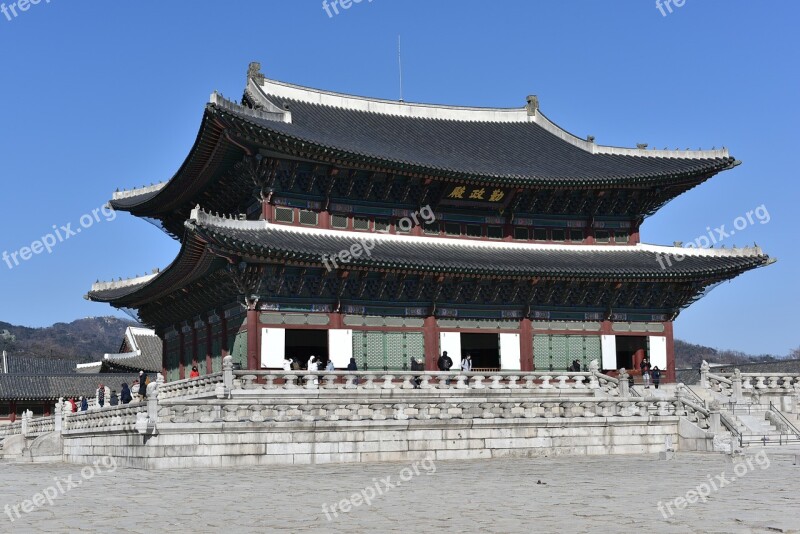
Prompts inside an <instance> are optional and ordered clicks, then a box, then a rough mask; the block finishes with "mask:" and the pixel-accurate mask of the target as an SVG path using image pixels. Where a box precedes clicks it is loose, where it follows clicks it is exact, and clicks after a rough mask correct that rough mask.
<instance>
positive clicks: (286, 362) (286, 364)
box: [283, 358, 294, 371]
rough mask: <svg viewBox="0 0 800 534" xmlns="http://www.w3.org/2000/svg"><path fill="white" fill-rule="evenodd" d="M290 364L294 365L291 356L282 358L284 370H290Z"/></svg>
mask: <svg viewBox="0 0 800 534" xmlns="http://www.w3.org/2000/svg"><path fill="white" fill-rule="evenodd" d="M292 365H294V360H293V359H291V358H284V359H283V370H284V371H291V370H292Z"/></svg>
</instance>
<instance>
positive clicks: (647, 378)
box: [642, 366, 650, 389]
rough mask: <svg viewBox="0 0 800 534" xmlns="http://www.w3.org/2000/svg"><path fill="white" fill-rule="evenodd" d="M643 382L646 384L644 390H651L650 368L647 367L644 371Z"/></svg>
mask: <svg viewBox="0 0 800 534" xmlns="http://www.w3.org/2000/svg"><path fill="white" fill-rule="evenodd" d="M642 382H643V383H644V389H650V367H649V366H648V367H646V368H645V369H644V371H642Z"/></svg>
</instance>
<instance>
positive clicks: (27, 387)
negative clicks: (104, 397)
mask: <svg viewBox="0 0 800 534" xmlns="http://www.w3.org/2000/svg"><path fill="white" fill-rule="evenodd" d="M137 377H138V375H134V374H113V375H109V374H83V373H79V374H74V373H73V374H50V375H32V374H25V375H0V400H17V401H21V400H41V401H46V400H51V401H55V400H57V399H59V398H60V397H64V398H65V399H66V398H70V397H74V398H77V397H80V396H94V394H95V390H96V389H97V386H98V385H99V384H101V383H102V384H104V385H107V386H109V387H110V388H111V389H116V390H117V391H119V390H120V385H121V384H122V383H123V382H124V383H127V384H129V385H130V384H131V383H133V381H134V380H135V379H136V378H137Z"/></svg>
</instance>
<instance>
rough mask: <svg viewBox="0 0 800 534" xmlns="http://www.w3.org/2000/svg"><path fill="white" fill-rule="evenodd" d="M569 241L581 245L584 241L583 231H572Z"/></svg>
mask: <svg viewBox="0 0 800 534" xmlns="http://www.w3.org/2000/svg"><path fill="white" fill-rule="evenodd" d="M569 240H570V241H572V242H573V243H580V242H582V241H583V230H570V231H569Z"/></svg>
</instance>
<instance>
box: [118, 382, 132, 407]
mask: <svg viewBox="0 0 800 534" xmlns="http://www.w3.org/2000/svg"><path fill="white" fill-rule="evenodd" d="M119 399H120V400H121V401H122V404H129V403H130V402H131V401H132V400H133V396H131V388H129V387H128V384H125V383H123V384H122V390H121V391H120V394H119Z"/></svg>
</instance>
